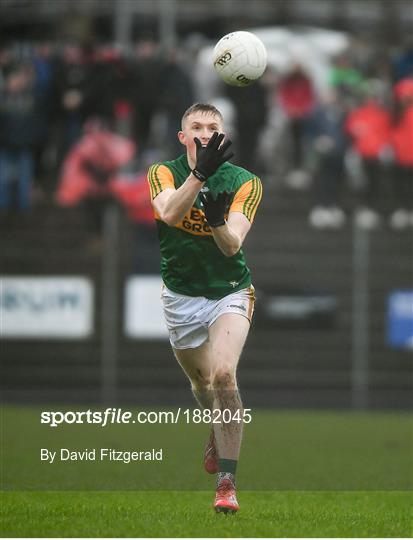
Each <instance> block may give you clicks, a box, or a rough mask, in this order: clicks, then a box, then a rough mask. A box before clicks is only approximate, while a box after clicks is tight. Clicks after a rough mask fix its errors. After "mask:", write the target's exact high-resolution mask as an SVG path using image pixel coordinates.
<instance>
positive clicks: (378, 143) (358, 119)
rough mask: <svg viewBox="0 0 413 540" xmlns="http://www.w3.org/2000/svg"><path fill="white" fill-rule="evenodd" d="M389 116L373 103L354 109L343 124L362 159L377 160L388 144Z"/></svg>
mask: <svg viewBox="0 0 413 540" xmlns="http://www.w3.org/2000/svg"><path fill="white" fill-rule="evenodd" d="M390 122H391V120H390V114H389V113H388V112H387V111H386V110H385V109H384V108H383V107H381V106H380V105H379V104H377V103H376V102H374V101H368V102H367V103H365V104H363V105H362V106H361V107H358V108H357V109H354V111H352V112H351V113H350V114H349V115H348V116H347V120H346V124H345V129H346V131H347V133H348V134H349V135H350V137H351V138H352V140H353V146H354V148H355V150H356V152H357V153H358V154H360V156H362V157H363V158H367V159H377V158H378V157H379V155H380V152H381V150H382V149H383V148H384V147H385V146H386V145H388V144H389V142H390Z"/></svg>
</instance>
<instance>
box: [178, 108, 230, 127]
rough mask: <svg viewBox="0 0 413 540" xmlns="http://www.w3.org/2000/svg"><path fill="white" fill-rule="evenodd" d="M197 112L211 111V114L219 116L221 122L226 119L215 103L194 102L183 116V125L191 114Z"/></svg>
mask: <svg viewBox="0 0 413 540" xmlns="http://www.w3.org/2000/svg"><path fill="white" fill-rule="evenodd" d="M197 112H203V113H210V114H213V115H214V116H217V117H218V118H219V119H220V121H221V122H223V121H224V119H223V117H222V114H221V112H220V111H219V110H218V109H217V108H216V107H215V106H214V105H211V104H210V103H194V104H193V105H191V106H190V107H189V108H188V109H187V110H186V111H185V112H184V114H183V116H182V126H183V125H184V122H185V120H186V119H187V118H188V117H189V116H190V115H191V114H194V113H197Z"/></svg>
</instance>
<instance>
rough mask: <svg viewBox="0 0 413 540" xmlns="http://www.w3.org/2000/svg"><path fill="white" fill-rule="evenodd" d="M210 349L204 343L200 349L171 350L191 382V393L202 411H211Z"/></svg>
mask: <svg viewBox="0 0 413 540" xmlns="http://www.w3.org/2000/svg"><path fill="white" fill-rule="evenodd" d="M210 349H211V347H210V344H209V342H208V341H205V342H204V343H203V344H202V345H201V346H200V347H196V348H193V349H192V348H191V349H175V348H174V349H173V351H174V354H175V357H176V359H177V360H178V363H179V364H180V366H181V367H182V369H183V370H184V372H185V374H186V376H187V377H188V379H189V380H190V382H191V388H192V393H193V394H194V397H195V399H196V400H197V401H198V403H199V404H200V405H201V407H203V408H204V409H212V406H213V399H214V398H213V394H212V388H211V351H210Z"/></svg>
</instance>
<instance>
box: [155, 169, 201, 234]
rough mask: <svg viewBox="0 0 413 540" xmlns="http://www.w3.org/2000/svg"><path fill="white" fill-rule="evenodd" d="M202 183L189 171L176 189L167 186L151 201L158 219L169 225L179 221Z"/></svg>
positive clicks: (192, 201)
mask: <svg viewBox="0 0 413 540" xmlns="http://www.w3.org/2000/svg"><path fill="white" fill-rule="evenodd" d="M202 186H203V184H202V183H201V182H200V181H199V180H197V179H196V178H195V176H193V174H192V173H191V174H190V175H189V176H188V178H187V179H186V180H185V182H184V183H183V184H182V186H181V187H180V188H178V189H175V188H172V187H167V188H165V189H164V190H163V191H161V192H160V193H159V194H157V195H155V198H154V199H153V201H152V204H153V207H154V208H155V211H156V212H157V214H158V215H159V217H160V219H161V220H162V221H164V222H165V223H166V224H167V225H169V226H170V227H172V226H174V225H175V224H176V223H178V222H179V221H181V220H182V219H183V218H184V216H185V214H186V213H187V212H188V211H189V209H190V208H191V207H192V206H193V204H194V201H195V199H196V197H197V195H198V193H199V191H200V190H201V188H202Z"/></svg>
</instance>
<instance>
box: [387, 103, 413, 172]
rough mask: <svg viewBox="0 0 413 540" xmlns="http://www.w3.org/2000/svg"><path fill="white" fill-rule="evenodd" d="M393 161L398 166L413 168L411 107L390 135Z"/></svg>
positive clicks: (412, 116) (412, 106) (412, 117)
mask: <svg viewBox="0 0 413 540" xmlns="http://www.w3.org/2000/svg"><path fill="white" fill-rule="evenodd" d="M390 140H391V145H392V147H393V151H394V159H395V161H396V163H397V164H398V165H402V166H404V167H413V105H410V107H409V108H408V109H406V111H405V112H404V114H403V116H402V117H401V119H400V120H399V122H398V123H397V124H394V125H393V126H392V129H391V135H390Z"/></svg>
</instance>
